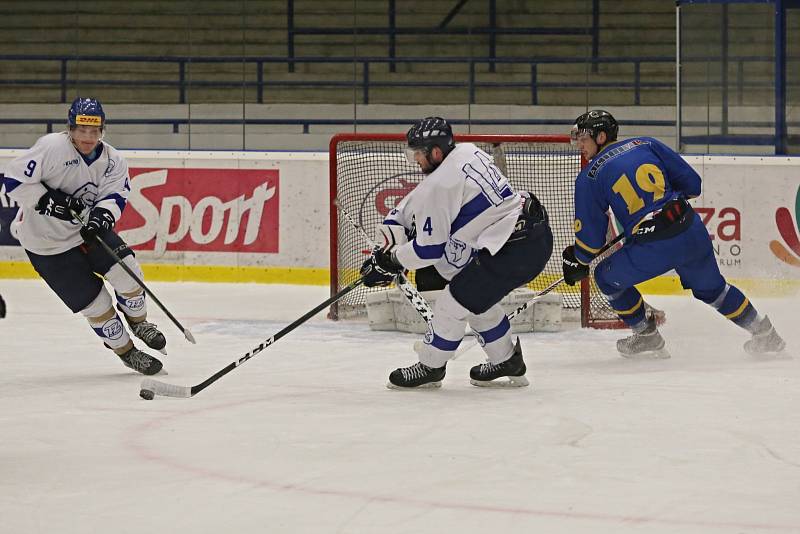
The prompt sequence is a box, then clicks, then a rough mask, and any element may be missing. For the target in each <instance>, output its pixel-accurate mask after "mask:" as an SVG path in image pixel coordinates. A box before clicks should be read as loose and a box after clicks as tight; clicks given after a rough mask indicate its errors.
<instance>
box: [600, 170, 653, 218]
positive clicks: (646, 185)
mask: <svg viewBox="0 0 800 534" xmlns="http://www.w3.org/2000/svg"><path fill="white" fill-rule="evenodd" d="M636 185H638V186H639V189H641V190H642V191H644V192H646V193H653V201H656V200H660V199H661V198H662V197H663V196H664V190H665V186H666V184H665V182H664V173H662V172H661V169H659V168H658V167H657V166H656V165H653V164H652V163H644V164H642V165H639V168H638V169H636ZM611 190H612V191H614V192H615V193H616V194H618V195H619V196H621V197H622V200H624V201H625V205H626V206H628V213H630V214H631V215H633V214H634V213H636V212H637V211H639V210H640V209H642V208H644V200H642V197H640V196H639V193H638V192H637V191H636V189H635V188H634V187H633V184H632V183H631V180H630V178H628V175H627V174H623V175H622V176H620V177H619V178H618V179H617V181H616V182H614V185H613V186H612V187H611Z"/></svg>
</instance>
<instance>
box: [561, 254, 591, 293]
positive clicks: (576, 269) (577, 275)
mask: <svg viewBox="0 0 800 534" xmlns="http://www.w3.org/2000/svg"><path fill="white" fill-rule="evenodd" d="M561 268H562V269H563V270H564V281H565V282H566V283H567V284H568V285H571V286H574V285H575V282H579V281H581V280H583V279H584V278H586V277H587V276H589V266H588V265H584V264H583V263H581V262H579V261H578V259H577V258H576V257H575V245H570V246H568V247H567V248H565V249H564V252H562V253H561Z"/></svg>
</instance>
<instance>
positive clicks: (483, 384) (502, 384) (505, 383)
mask: <svg viewBox="0 0 800 534" xmlns="http://www.w3.org/2000/svg"><path fill="white" fill-rule="evenodd" d="M505 378H508V380H503V379H502V378H497V379H495V380H475V379H474V378H470V379H469V383H470V384H472V385H473V386H478V387H479V388H524V387H525V386H528V385H530V382H528V379H527V378H525V375H522V376H508V377H505Z"/></svg>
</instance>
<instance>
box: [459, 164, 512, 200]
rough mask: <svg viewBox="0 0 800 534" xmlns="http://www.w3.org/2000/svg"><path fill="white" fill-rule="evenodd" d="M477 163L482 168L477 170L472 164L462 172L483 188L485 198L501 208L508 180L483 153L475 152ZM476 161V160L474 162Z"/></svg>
mask: <svg viewBox="0 0 800 534" xmlns="http://www.w3.org/2000/svg"><path fill="white" fill-rule="evenodd" d="M475 156H477V158H478V159H477V161H478V162H479V163H480V165H481V168H480V169H476V168H475V167H474V166H473V165H472V163H467V164H466V165H464V166H463V167H462V168H461V170H462V171H464V174H466V175H467V178H470V179H471V180H472V181H473V182H475V183H476V184H478V187H480V188H481V191H482V192H483V196H485V197H486V198H487V199H488V200H489V202H491V203H492V205H493V206H499V205H500V204H502V203H503V200H504V198H503V190H504V189H506V188H507V187H508V179H507V178H506V177H505V176H503V173H502V172H500V169H498V168H497V167H496V166H495V164H494V163H492V161H491V160H490V159H488V158H487V157H486V155H485V154H484V153H483V152H475ZM473 161H474V160H473Z"/></svg>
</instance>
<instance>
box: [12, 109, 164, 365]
mask: <svg viewBox="0 0 800 534" xmlns="http://www.w3.org/2000/svg"><path fill="white" fill-rule="evenodd" d="M67 120H68V126H69V129H68V130H67V131H64V132H58V133H51V134H47V135H45V136H43V137H41V138H40V139H39V140H38V141H37V142H36V144H35V145H33V147H31V148H30V149H29V150H26V151H25V152H23V153H22V154H20V155H19V156H18V157H16V158H15V159H14V160H13V161H11V162H10V163H9V164H8V166H7V167H6V169H5V178H4V179H3V181H4V184H5V189H6V191H7V192H8V195H9V196H10V197H11V198H13V199H14V200H16V201H17V202H18V203H19V205H20V209H19V212H18V213H17V216H16V218H15V220H14V222H13V223H12V225H11V232H12V235H14V236H15V237H17V239H19V241H20V243H21V244H22V246H23V248H24V249H25V252H26V253H27V255H28V258H29V259H30V261H31V264H32V265H33V267H34V269H36V272H38V273H39V275H40V276H41V277H42V279H44V281H45V282H46V283H47V285H48V286H50V288H51V289H52V290H53V291H54V292H55V293H56V294H57V295H58V296H59V298H61V300H62V301H63V302H64V304H66V305H67V307H69V309H70V310H72V312H73V313H81V314H82V315H83V316H85V317H86V319H87V320H88V322H89V325H90V326H91V327H92V330H94V332H95V333H96V334H97V335H98V336H99V337H100V339H101V340H102V341H103V343H104V344H105V346H106V347H108V348H109V349H112V350H113V351H114V352H115V353H116V354H117V355H118V356H119V358H120V359H121V360H122V363H123V364H125V366H127V367H129V368H131V369H133V370H135V371H137V372H139V373H142V374H146V375H150V374H155V373H157V372H159V371H160V370H161V368H162V364H161V362H160V361H159V360H158V359H156V358H154V357H152V356H150V355H148V354H147V353H145V352H143V351H141V350H139V349H138V348H137V347H135V346H134V344H133V341H131V338H130V336H129V335H128V331H127V330H126V328H125V326H124V325H123V323H122V321H121V319H120V316H119V315H118V314H117V313H116V311H115V310H114V304H115V303H114V299H112V297H111V295H110V294H109V292H108V291H107V290H106V288H105V286H104V284H103V280H102V278H100V276H102V277H104V278H105V279H106V280H107V281H108V282H109V283H110V284H111V286H112V287H113V288H114V293H115V296H116V307H117V308H118V309H119V310H120V311H121V312H122V314H123V316H124V317H125V322H126V323H127V325H128V328H129V329H130V331H131V332H132V333H133V334H134V335H135V336H136V337H138V338H140V339H141V340H142V341H144V342H145V344H146V345H147V346H149V347H150V348H153V349H156V350H161V351H162V352H163V349H164V347H165V345H166V339H165V338H164V335H163V334H162V333H161V332H159V331H158V329H157V328H156V325H154V324H152V323H150V322H148V321H146V318H147V306H146V302H145V295H144V291H143V289H142V288H141V287H139V284H138V283H137V282H136V281H135V280H133V279H132V278H131V277H130V276H129V275H128V274H127V273H126V272H125V271H124V269H123V268H122V266H121V265H120V264H117V263H115V260H114V259H113V258H111V257H110V256H109V254H107V253H106V252H105V251H104V250H103V249H102V248H101V247H100V245H99V244H98V243H97V240H96V237H97V236H99V237H100V238H102V239H103V241H105V242H106V244H108V245H109V246H110V247H111V248H112V249H113V250H114V251H115V252H116V254H117V255H118V256H119V258H121V262H124V263H125V264H126V265H127V266H128V267H129V268H130V269H131V270H133V271H134V272H136V273H137V274H138V275H139V277H140V278H141V276H142V273H141V268H140V267H139V263H138V261H137V260H136V258H135V256H134V254H133V251H131V249H130V248H128V246H127V245H126V244H125V242H124V241H123V240H122V239H121V238H120V237H119V236H118V235H117V234H116V233H115V232H114V231H113V227H114V224H115V223H116V222H117V220H118V219H119V217H120V216H121V215H122V210H123V209H124V208H125V204H126V202H127V197H128V192H129V191H130V182H129V180H130V178H129V176H128V164H127V162H126V161H125V159H124V158H123V157H122V155H121V154H120V153H119V152H118V151H117V150H116V149H115V148H114V147H113V146H111V145H110V144H108V143H106V142H105V141H103V134H104V130H105V112H104V111H103V107H102V105H101V104H100V102H99V101H97V100H95V99H93V98H76V99H75V101H74V102H73V103H72V105H71V106H70V108H69V112H68V114H67ZM73 212H75V213H78V214H79V215H82V217H83V218H84V220H85V221H86V225H85V226H82V225H81V224H80V223H79V222H78V221H77V220H75V218H74V217H73V215H72V214H73ZM98 275H100V276H98Z"/></svg>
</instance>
